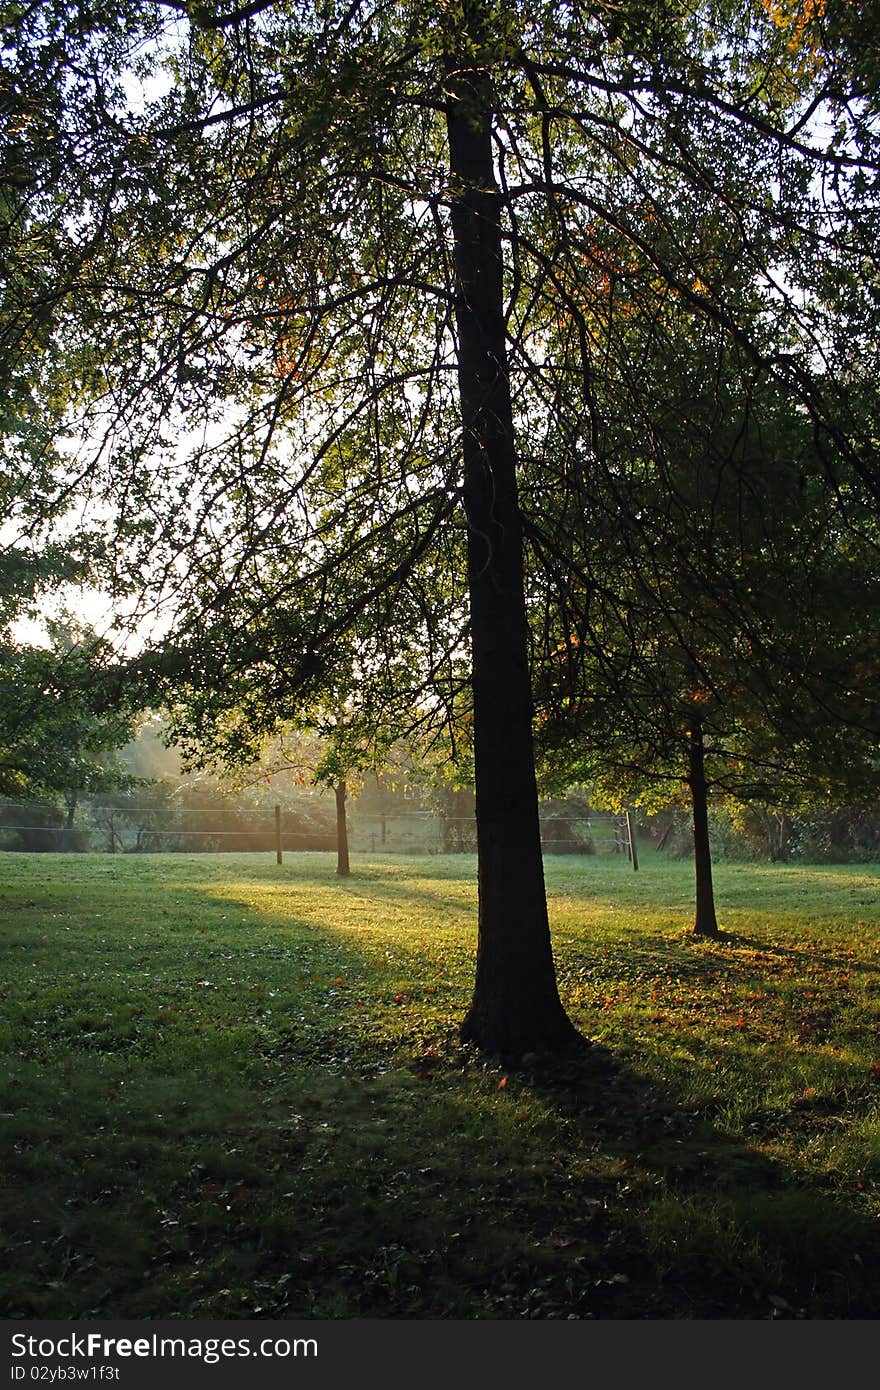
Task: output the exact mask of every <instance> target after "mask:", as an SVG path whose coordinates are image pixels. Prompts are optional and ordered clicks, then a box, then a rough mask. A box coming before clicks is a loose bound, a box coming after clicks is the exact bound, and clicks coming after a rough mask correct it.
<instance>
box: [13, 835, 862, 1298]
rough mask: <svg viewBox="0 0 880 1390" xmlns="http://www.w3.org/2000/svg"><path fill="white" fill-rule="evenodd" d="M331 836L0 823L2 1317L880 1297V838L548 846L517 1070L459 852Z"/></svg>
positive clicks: (470, 878)
mask: <svg viewBox="0 0 880 1390" xmlns="http://www.w3.org/2000/svg"><path fill="white" fill-rule="evenodd" d="M333 867H334V865H333V859H332V857H331V856H329V855H328V856H324V855H290V856H288V857H287V859H286V862H285V863H284V865H283V866H281V867H278V866H276V864H275V862H274V858H271V857H269V856H262V855H254V856H222V855H205V856H192V857H189V856H178V855H168V856H151V857H146V856H145V857H137V856H121V855H120V856H104V857H87V856H64V855H48V854H47V855H33V856H25V855H11V854H6V855H0V920H2V938H0V949H2V953H3V957H4V966H5V969H4V971H3V975H2V978H3V980H4V981H5V982H6V983H4V984H3V986H2V987H0V1051H2V1053H3V1057H2V1063H3V1065H2V1095H0V1112H2V1113H0V1154H2V1156H3V1162H4V1171H3V1177H2V1189H0V1205H2V1212H0V1218H2V1219H0V1286H2V1304H3V1308H2V1311H3V1313H4V1314H5V1315H6V1316H9V1317H25V1316H27V1317H37V1318H75V1317H96V1316H98V1315H101V1316H104V1317H135V1318H150V1317H180V1318H185V1317H192V1318H202V1317H208V1318H230V1317H231V1318H237V1317H263V1318H276V1317H323V1318H327V1317H330V1318H334V1317H355V1318H357V1317H380V1318H385V1317H391V1318H394V1317H402V1318H407V1317H429V1318H433V1317H466V1318H473V1317H492V1318H494V1317H512V1318H532V1317H537V1318H545V1317H559V1318H566V1317H570V1316H575V1317H597V1318H611V1317H615V1318H616V1317H621V1318H632V1317H649V1318H677V1317H685V1318H686V1317H741V1318H765V1317H771V1316H783V1317H787V1316H789V1317H790V1316H798V1315H800V1316H807V1317H874V1316H878V1315H880V1293H878V1289H880V1241H878V1240H877V1228H878V1218H880V1186H878V1179H880V1109H878V1103H880V1042H878V1035H877V1000H878V992H880V932H878V926H880V868H878V867H876V866H864V865H859V866H847V867H821V868H820V867H785V868H779V867H770V866H766V867H763V866H755V865H721V866H719V868H718V871H717V890H718V901H719V908H720V913H719V915H720V920H721V924H722V927H723V929H724V931H725V937H724V939H723V940H722V941H721V942H719V943H707V942H702V941H697V940H695V939H694V938H692V937H691V936H690V935H689V930H688V929H689V924H690V918H691V878H690V875H691V869H690V866H689V865H687V864H683V863H674V862H672V863H670V862H667V861H666V859H665V857H664V856H660V855H654V854H652V853H648V854H647V855H645V863H644V864H643V866H642V868H641V870H640V872H639V873H638V874H633V873H631V872H630V871H629V869H628V867H627V866H626V864H625V862H624V861H623V860H622V859H621V858H620V857H619V856H618V857H615V856H608V857H590V858H584V859H575V858H557V859H550V860H548V862H547V882H548V892H549V900H550V910H551V918H552V923H553V929H554V942H555V949H556V955H557V964H558V971H559V978H560V989H561V992H562V995H563V998H564V1001H565V1003H566V1006H567V1008H568V1009H569V1011H570V1013H571V1014H572V1016H573V1017H574V1019H575V1021H576V1022H577V1024H578V1026H579V1027H580V1028H581V1029H582V1031H583V1032H584V1033H585V1034H586V1035H587V1036H588V1037H590V1038H591V1039H593V1040H594V1046H593V1047H592V1048H591V1049H590V1051H589V1053H588V1056H587V1059H586V1061H585V1062H584V1063H582V1064H580V1065H578V1066H573V1065H572V1066H569V1067H564V1068H560V1069H556V1070H550V1071H546V1070H545V1071H534V1072H528V1071H526V1072H517V1073H510V1074H505V1072H504V1071H502V1069H501V1068H500V1067H498V1066H497V1065H495V1064H494V1063H492V1062H487V1061H486V1060H485V1059H483V1058H482V1057H480V1056H479V1055H478V1054H476V1053H475V1052H473V1051H472V1050H469V1049H463V1048H462V1047H461V1046H460V1045H459V1044H458V1042H457V1038H456V1025H457V1023H458V1022H459V1020H460V1019H461V1017H462V1016H463V1013H464V1011H465V1009H466V1006H467V1002H468V998H469V993H470V987H471V980H472V973H473V954H474V946H475V887H474V861H473V859H472V858H470V857H466V856H465V857H449V858H441V857H434V858H423V859H407V860H400V859H398V860H397V861H390V862H389V861H384V862H380V861H378V860H371V861H367V862H358V863H357V865H356V869H355V873H354V875H353V877H352V878H351V879H350V880H348V881H346V882H338V881H337V880H336V879H335V876H334V873H333Z"/></svg>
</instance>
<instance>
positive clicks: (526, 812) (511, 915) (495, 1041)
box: [447, 61, 583, 1061]
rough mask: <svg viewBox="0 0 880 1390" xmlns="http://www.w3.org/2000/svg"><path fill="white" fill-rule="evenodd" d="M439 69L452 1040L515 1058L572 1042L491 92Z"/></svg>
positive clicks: (453, 70) (469, 73) (469, 75)
mask: <svg viewBox="0 0 880 1390" xmlns="http://www.w3.org/2000/svg"><path fill="white" fill-rule="evenodd" d="M448 71H449V79H448V90H449V92H450V97H449V102H448V106H447V132H448V138H449V159H450V172H451V176H452V187H453V189H454V190H455V196H454V198H453V202H452V210H451V220H452V232H453V243H454V256H455V272H456V305H455V322H456V329H457V333H458V385H459V393H460V405H461V421H462V435H463V464H464V507H465V514H466V519H467V544H468V585H469V595H470V617H471V642H472V661H473V674H472V681H473V701H474V775H475V790H476V819H477V854H478V888H479V935H478V944H477V968H476V981H475V986H474V994H473V999H472V1002H471V1006H470V1010H469V1012H468V1014H467V1017H466V1018H465V1021H464V1023H463V1025H462V1029H461V1036H462V1038H463V1039H464V1040H465V1041H470V1042H474V1043H476V1044H477V1045H478V1046H480V1047H481V1048H483V1049H484V1050H485V1051H487V1052H490V1053H492V1054H494V1055H497V1056H502V1057H504V1058H506V1059H509V1060H511V1061H514V1060H517V1059H519V1058H521V1057H522V1056H523V1055H524V1054H528V1053H532V1052H534V1053H546V1052H558V1051H561V1050H567V1049H570V1048H572V1047H574V1046H576V1045H577V1044H578V1043H579V1042H582V1041H583V1040H582V1039H581V1038H580V1035H579V1034H578V1033H577V1031H576V1030H575V1028H574V1026H573V1025H572V1023H571V1022H570V1020H569V1018H568V1016H567V1015H566V1013H565V1011H564V1009H563V1007H562V1004H561V1003H560V1000H559V994H558V991H557V987H556V974H555V969H554V964H553V955H552V950H551V945H550V929H549V923H548V919H547V901H546V893H545V889H544V870H543V863H542V860H541V838H540V826H539V822H538V793H537V785H536V781H535V766H534V751H533V743H532V727H531V719H532V702H531V683H530V675H529V664H528V641H527V622H526V609H525V596H524V578H523V555H522V535H521V522H520V514H519V507H518V501H517V486H516V450H515V442H514V430H513V414H512V409H511V400H510V387H509V381H508V365H507V352H506V344H505V327H504V307H503V306H504V300H503V280H502V249H501V222H500V208H499V198H498V191H497V187H496V183H495V172H494V166H493V159H492V139H491V116H490V111H491V102H490V85H489V81H488V78H487V75H486V74H485V73H484V72H481V71H474V70H467V69H461V68H460V67H458V66H457V65H456V64H455V63H454V62H452V61H450V62H449V64H448Z"/></svg>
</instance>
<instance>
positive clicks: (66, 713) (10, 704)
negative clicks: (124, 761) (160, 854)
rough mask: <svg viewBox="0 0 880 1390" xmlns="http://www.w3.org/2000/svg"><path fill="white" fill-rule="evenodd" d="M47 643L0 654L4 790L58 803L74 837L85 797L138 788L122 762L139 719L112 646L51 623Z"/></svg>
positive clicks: (10, 645)
mask: <svg viewBox="0 0 880 1390" xmlns="http://www.w3.org/2000/svg"><path fill="white" fill-rule="evenodd" d="M49 637H50V641H51V646H49V647H37V646H29V645H24V644H19V643H15V642H13V641H11V640H7V642H6V643H5V644H4V645H3V647H2V648H0V790H2V791H3V793H4V794H5V795H7V796H11V797H21V798H35V797H48V798H51V799H54V798H58V799H60V800H61V801H62V803H63V806H64V810H65V824H66V827H67V828H68V829H70V828H71V827H72V826H73V824H74V820H75V817H76V811H77V806H78V804H79V801H80V798H81V797H82V796H83V795H86V794H91V793H95V792H109V791H116V790H119V789H120V788H123V787H126V786H131V785H132V784H133V783H134V782H135V781H137V779H136V778H134V777H133V776H132V774H131V773H130V772H129V771H127V770H126V769H125V768H124V767H123V766H122V765H121V764H120V762H119V760H118V757H117V754H118V752H119V750H120V749H121V748H123V747H124V746H125V745H126V744H127V743H128V742H129V741H130V740H131V738H132V737H133V734H134V731H135V728H136V726H137V721H138V717H139V711H138V708H137V703H138V702H137V698H136V693H135V690H134V688H133V687H132V686H131V685H128V686H122V685H121V683H120V671H119V668H118V666H117V665H116V664H115V660H114V655H113V651H112V648H111V646H110V644H109V643H108V642H106V641H105V640H104V639H102V638H100V637H99V636H97V635H96V634H95V633H94V632H93V631H92V630H91V629H89V628H86V627H81V626H77V625H76V624H75V623H72V622H70V621H69V620H64V621H57V622H52V623H50V624H49Z"/></svg>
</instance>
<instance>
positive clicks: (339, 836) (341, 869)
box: [334, 782, 351, 878]
mask: <svg viewBox="0 0 880 1390" xmlns="http://www.w3.org/2000/svg"><path fill="white" fill-rule="evenodd" d="M334 793H335V796H336V872H337V874H338V875H339V877H340V878H347V877H348V875H349V874H350V873H351V865H350V864H349V862H348V822H347V820H346V816H345V798H346V796H347V794H348V788H347V787H346V785H345V783H344V782H337V783H336V786H335V787H334Z"/></svg>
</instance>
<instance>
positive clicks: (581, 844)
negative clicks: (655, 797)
mask: <svg viewBox="0 0 880 1390" xmlns="http://www.w3.org/2000/svg"><path fill="white" fill-rule="evenodd" d="M331 800H332V799H331V798H330V797H323V798H322V797H316V798H315V799H314V802H313V803H309V804H308V805H306V806H305V807H299V808H289V807H282V806H271V807H267V806H260V807H239V806H202V807H200V806H188V805H181V804H177V803H174V802H164V803H138V802H134V801H128V800H127V799H124V798H121V797H120V798H118V799H117V800H115V801H107V800H104V801H100V800H97V799H83V800H82V801H80V802H78V803H76V804H75V805H74V806H72V807H70V808H68V809H67V810H64V809H62V808H60V807H59V806H58V805H57V804H54V803H51V802H48V801H46V802H40V801H14V800H10V799H6V800H4V799H2V798H0V850H11V851H20V852H26V853H35V852H37V853H38V852H61V853H64V852H68V853H71V852H75V853H112V854H117V853H126V854H132V853H134V854H154V853H224V852H226V853H247V852H255V853H260V852H262V853H266V852H274V853H275V855H276V858H277V859H278V862H279V863H280V862H282V859H283V855H284V854H285V853H286V852H296V851H318V852H324V853H327V852H334V851H336V850H337V848H338V845H337V830H336V812H335V805H332V804H331ZM346 833H347V838H348V847H349V851H350V852H351V853H352V854H362V855H365V854H370V855H375V854H468V853H475V852H476V848H477V832H476V819H475V817H474V816H473V815H442V814H437V812H436V811H434V810H431V809H418V810H412V811H401V810H400V809H393V810H386V811H376V810H370V809H368V808H366V807H364V808H361V807H360V806H359V805H358V802H357V801H356V800H354V801H350V802H349V804H348V808H347V814H346ZM541 842H542V848H543V850H544V852H545V853H546V854H582V855H589V854H603V853H617V854H623V855H626V856H627V858H628V859H629V860H630V862H631V863H632V864H633V867H634V868H637V867H638V854H637V850H636V846H635V836H634V833H633V828H632V823H631V820H630V818H629V817H627V816H626V815H620V816H616V815H611V814H607V813H602V812H590V814H589V815H570V814H566V815H561V814H558V812H552V813H551V812H545V813H542V815H541Z"/></svg>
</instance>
